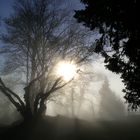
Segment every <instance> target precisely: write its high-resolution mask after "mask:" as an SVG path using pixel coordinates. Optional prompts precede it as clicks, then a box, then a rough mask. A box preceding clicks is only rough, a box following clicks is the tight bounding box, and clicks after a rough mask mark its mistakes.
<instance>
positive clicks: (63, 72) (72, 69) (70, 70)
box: [57, 62, 77, 81]
mask: <svg viewBox="0 0 140 140" xmlns="http://www.w3.org/2000/svg"><path fill="white" fill-rule="evenodd" d="M76 71H77V67H76V65H75V64H74V63H70V62H60V63H59V64H58V66H57V75H59V76H62V77H63V79H64V80H65V81H69V80H71V79H72V78H73V77H74V76H75V75H76Z"/></svg>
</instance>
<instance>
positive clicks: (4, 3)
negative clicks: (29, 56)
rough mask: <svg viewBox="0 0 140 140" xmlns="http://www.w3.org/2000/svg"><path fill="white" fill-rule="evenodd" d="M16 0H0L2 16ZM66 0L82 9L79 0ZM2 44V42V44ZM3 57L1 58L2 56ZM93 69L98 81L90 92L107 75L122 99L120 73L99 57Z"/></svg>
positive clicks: (0, 15)
mask: <svg viewBox="0 0 140 140" xmlns="http://www.w3.org/2000/svg"><path fill="white" fill-rule="evenodd" d="M13 1H14V0H0V17H1V18H4V17H7V16H8V15H9V14H10V13H11V12H12V4H13ZM65 2H71V9H72V10H74V9H80V8H82V5H80V2H79V0H71V1H70V0H65ZM1 45H2V44H1V43H0V46H1ZM0 59H1V58H0ZM93 71H94V72H95V74H96V78H97V81H96V80H94V82H93V83H92V84H91V85H90V89H89V90H90V93H91V94H93V93H98V92H99V90H100V88H101V87H102V84H103V83H102V82H103V81H104V80H105V77H107V78H108V81H109V88H110V89H111V90H112V91H113V92H115V94H116V95H117V96H118V97H120V98H121V99H122V97H123V96H124V94H123V93H122V91H121V90H122V88H123V87H124V86H123V84H122V82H121V79H120V77H119V75H116V74H114V73H112V72H110V71H108V70H106V69H105V67H104V63H103V59H102V58H100V59H97V60H96V61H94V62H93Z"/></svg>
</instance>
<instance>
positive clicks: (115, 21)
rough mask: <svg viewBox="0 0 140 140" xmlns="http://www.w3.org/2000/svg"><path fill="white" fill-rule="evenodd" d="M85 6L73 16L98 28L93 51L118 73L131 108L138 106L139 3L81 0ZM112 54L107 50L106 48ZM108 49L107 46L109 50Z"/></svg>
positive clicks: (119, 0)
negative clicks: (98, 37)
mask: <svg viewBox="0 0 140 140" xmlns="http://www.w3.org/2000/svg"><path fill="white" fill-rule="evenodd" d="M81 2H82V3H84V4H85V9H83V10H78V11H76V14H75V18H77V20H78V22H83V23H84V25H85V26H88V27H90V28H91V30H94V29H95V28H98V29H99V32H100V34H101V35H102V36H101V38H100V39H99V40H98V45H97V47H96V49H95V50H96V52H98V53H101V54H102V55H103V56H104V57H105V63H106V67H107V68H108V69H109V70H111V71H113V72H115V73H120V74H121V78H122V79H123V82H124V84H125V89H124V90H123V91H124V92H125V97H124V98H125V99H126V101H127V103H129V107H130V108H131V109H132V110H136V109H138V108H139V107H140V48H139V40H140V21H139V12H140V10H139V9H140V6H139V2H138V0H123V1H122V0H81ZM104 46H110V47H111V53H107V52H106V51H105V50H108V49H107V47H104ZM109 51H110V49H109Z"/></svg>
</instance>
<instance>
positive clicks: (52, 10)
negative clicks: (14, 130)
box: [0, 0, 92, 120]
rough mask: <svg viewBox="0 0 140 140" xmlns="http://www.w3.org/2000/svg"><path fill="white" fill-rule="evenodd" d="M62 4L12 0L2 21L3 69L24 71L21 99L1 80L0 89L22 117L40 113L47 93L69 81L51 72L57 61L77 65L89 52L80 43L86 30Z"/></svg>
mask: <svg viewBox="0 0 140 140" xmlns="http://www.w3.org/2000/svg"><path fill="white" fill-rule="evenodd" d="M56 2H57V1H56ZM62 7H63V6H62ZM62 7H61V5H60V7H59V6H58V4H56V3H55V1H51V0H15V5H14V7H13V10H14V13H13V14H12V15H11V16H10V17H8V18H7V19H6V20H5V21H4V23H5V27H6V33H5V34H2V36H1V40H2V41H3V43H5V44H6V45H5V46H4V47H2V48H1V53H3V54H5V56H6V57H5V58H6V59H7V60H5V69H4V72H5V73H6V74H7V73H12V72H13V71H16V72H20V73H22V72H25V77H26V78H25V79H26V87H25V88H24V90H25V94H24V101H23V100H22V98H20V96H19V94H17V93H15V92H13V91H12V90H11V89H10V88H8V87H7V86H6V84H5V83H4V82H3V80H2V79H0V91H1V92H2V93H4V95H6V96H7V98H8V99H9V100H10V101H11V103H12V104H13V105H14V106H15V107H16V108H17V110H18V111H19V112H20V113H21V115H22V116H23V117H24V119H25V120H26V119H29V118H33V117H34V116H40V115H42V113H44V112H45V110H46V100H47V99H48V97H49V96H50V94H52V93H55V92H56V91H57V90H59V89H61V88H63V87H64V86H65V85H67V84H68V83H70V82H71V81H72V80H73V79H71V80H69V81H68V82H66V81H64V80H63V78H62V77H58V76H57V75H55V68H56V64H57V63H58V61H59V60H67V61H74V62H75V63H76V64H77V65H78V64H82V62H86V61H87V58H88V56H90V55H91V54H92V52H90V51H89V49H90V47H85V43H84V40H85V36H87V34H88V33H87V32H85V30H83V29H80V28H79V27H78V26H76V24H75V23H74V22H72V19H71V18H70V15H69V14H68V12H69V11H67V10H66V9H65V11H63V10H64V9H62ZM86 45H87V42H86ZM77 72H78V71H77Z"/></svg>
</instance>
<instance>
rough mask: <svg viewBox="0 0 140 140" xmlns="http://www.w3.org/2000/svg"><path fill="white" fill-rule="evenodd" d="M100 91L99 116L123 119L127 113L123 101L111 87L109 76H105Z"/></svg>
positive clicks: (109, 118) (108, 118)
mask: <svg viewBox="0 0 140 140" xmlns="http://www.w3.org/2000/svg"><path fill="white" fill-rule="evenodd" d="M99 93H100V97H101V99H100V104H99V114H98V115H99V117H100V118H102V119H107V120H117V119H121V117H123V116H124V115H125V107H124V104H123V103H122V101H121V100H120V99H119V98H118V97H117V96H116V95H115V93H114V92H113V91H112V90H111V89H110V87H109V82H108V79H107V77H105V80H104V83H103V86H102V88H101V89H100V91H99Z"/></svg>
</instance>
